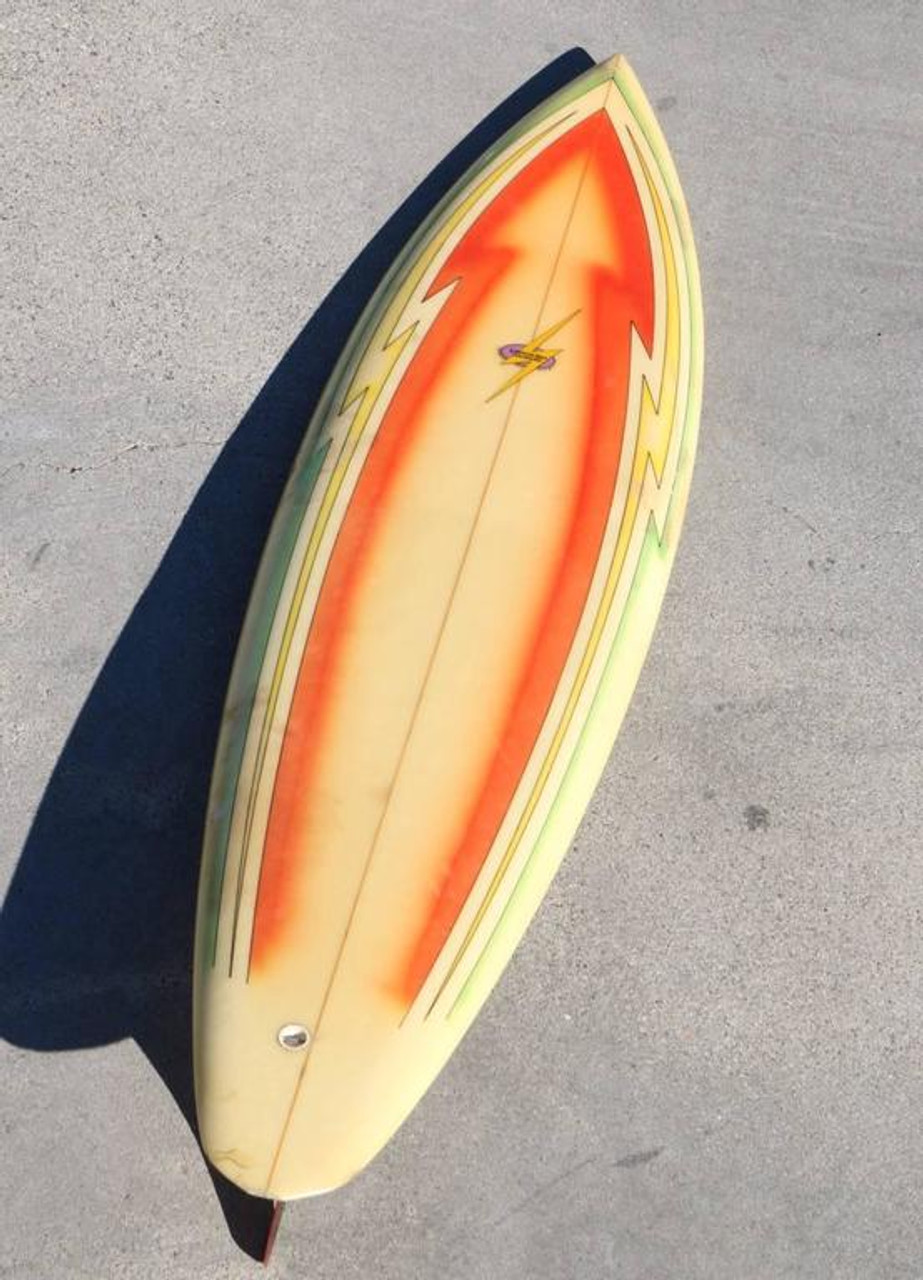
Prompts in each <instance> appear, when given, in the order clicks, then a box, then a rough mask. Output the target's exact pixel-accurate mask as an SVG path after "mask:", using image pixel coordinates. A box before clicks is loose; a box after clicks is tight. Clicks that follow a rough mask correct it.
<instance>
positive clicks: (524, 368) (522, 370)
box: [485, 307, 580, 404]
mask: <svg viewBox="0 0 923 1280" xmlns="http://www.w3.org/2000/svg"><path fill="white" fill-rule="evenodd" d="M579 314H580V308H579V307H578V308H577V310H576V311H572V312H571V313H570V315H569V316H565V317H564V319H563V320H558V321H557V322H556V323H555V324H552V325H549V326H548V328H547V329H544V330H543V331H542V332H541V333H539V334H537V335H536V336H535V337H534V338H533V339H532V341H531V342H527V343H526V344H525V346H522V347H520V348H519V350H518V351H513V352H511V353H510V354H509V355H506V356H504V357H503V360H504V363H505V364H515V365H519V366H520V367H519V369H518V370H517V371H516V373H514V374H513V376H512V377H511V378H507V380H506V382H504V383H503V385H502V386H500V387H498V388H497V390H496V391H495V392H494V393H493V395H489V396H488V397H487V400H486V401H485V403H486V404H490V402H491V400H496V398H497V396H502V395H503V393H504V391H509V389H510V388H511V387H515V386H516V385H517V383H520V382H522V380H523V379H524V378H528V376H529V374H530V373H534V372H535V370H536V369H541V368H542V366H543V365H546V364H547V362H548V361H549V360H554V359H555V358H556V357H557V356H559V355H560V354H561V352H562V351H563V350H564V348H563V347H551V348H546V347H543V346H542V343H544V342H547V341H548V340H549V338H553V337H554V335H555V334H556V333H559V332H560V330H561V329H563V328H564V326H565V325H566V324H569V323H570V322H571V320H573V318H574V317H575V316H578V315H579Z"/></svg>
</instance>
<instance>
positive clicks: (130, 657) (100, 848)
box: [0, 49, 593, 1258]
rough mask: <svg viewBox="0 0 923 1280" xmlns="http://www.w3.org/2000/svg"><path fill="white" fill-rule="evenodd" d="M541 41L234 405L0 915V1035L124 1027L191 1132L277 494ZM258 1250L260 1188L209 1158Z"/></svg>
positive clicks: (99, 1041)
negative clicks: (197, 1002) (324, 401)
mask: <svg viewBox="0 0 923 1280" xmlns="http://www.w3.org/2000/svg"><path fill="white" fill-rule="evenodd" d="M592 64H593V59H592V58H590V56H589V55H588V54H587V53H586V52H585V51H583V50H582V49H572V50H570V51H568V52H567V53H565V54H563V55H561V56H560V57H558V58H555V59H554V60H553V61H552V62H551V63H549V64H548V65H547V66H546V67H544V68H543V69H542V70H541V71H540V72H538V73H537V74H536V75H535V76H533V77H532V78H531V79H530V80H528V81H527V82H526V83H525V84H523V85H522V86H521V87H520V88H519V89H517V90H516V92H515V93H513V94H512V95H511V96H510V97H508V98H507V99H506V100H505V101H504V102H503V103H501V104H500V106H498V107H496V108H495V109H494V110H493V111H492V112H491V113H490V114H489V115H488V116H486V117H485V118H484V119H483V120H482V121H481V123H480V124H479V125H478V126H477V127H476V128H475V129H473V130H472V131H471V133H469V134H468V135H467V137H466V138H465V139H464V140H463V141H462V142H460V143H459V144H458V146H456V147H455V148H454V150H453V151H451V152H450V153H449V155H448V156H446V157H445V159H443V160H442V161H441V162H440V163H439V164H438V165H437V166H436V168H435V169H433V170H432V172H431V173H430V174H429V175H428V176H427V177H426V178H425V179H424V180H423V182H421V183H420V185H419V186H418V187H417V188H416V189H415V190H414V191H413V193H412V194H411V195H410V196H408V198H407V199H406V200H405V201H404V203H403V204H402V205H401V206H400V208H399V209H398V210H397V211H396V212H395V213H394V214H393V215H392V216H391V217H390V218H389V219H388V221H387V222H386V223H385V224H384V226H383V227H382V228H381V230H380V231H379V232H378V233H377V234H376V235H375V237H374V238H373V239H372V240H371V241H370V242H369V244H368V245H367V246H366V248H365V249H364V250H363V251H362V252H361V253H360V254H359V256H358V257H357V258H356V259H355V261H354V262H353V263H352V265H351V266H350V267H349V268H348V270H347V271H346V272H345V274H344V275H343V276H342V278H341V279H340V281H339V282H338V283H337V285H336V286H335V287H334V288H333V289H332V290H331V291H330V293H329V294H328V295H327V297H326V298H325V299H324V301H323V302H322V303H321V305H320V306H319V307H318V309H317V311H316V312H315V313H314V315H313V316H312V317H311V319H310V320H309V321H308V323H307V324H306V325H305V327H304V329H303V330H302V331H301V333H300V334H299V335H298V337H297V338H296V339H295V341H294V342H293V343H292V346H291V347H290V348H289V350H288V352H287V353H286V355H285V356H284V357H283V359H282V361H281V362H280V364H279V365H278V367H277V368H276V369H275V370H274V372H273V373H272V374H271V375H270V377H269V379H268V380H267V382H266V384H265V386H264V387H263V389H262V390H261V391H260V393H259V395H258V396H257V398H256V400H255V401H254V403H253V405H252V406H251V408H250V409H249V410H248V412H247V413H246V414H245V416H244V417H243V419H242V420H241V422H240V424H239V425H238V427H237V428H236V430H235V431H234V433H233V435H232V436H231V438H230V439H229V440H228V442H227V444H226V445H225V446H224V448H223V449H222V451H221V453H220V455H219V457H218V459H217V460H216V462H215V464H214V466H213V467H212V469H211V471H210V472H209V474H208V476H207V477H206V479H205V481H204V482H203V484H202V486H201V488H200V489H199V491H198V493H197V494H196V497H195V498H194V500H193V502H192V504H191V506H190V507H189V510H188V511H187V512H186V515H185V516H184V518H183V520H182V522H181V523H180V526H179V528H178V529H177V531H176V534H175V535H174V537H173V539H172V541H171V543H170V545H169V547H168V548H167V551H166V553H165V554H164V557H163V559H162V561H161V562H160V565H159V566H158V568H157V570H156V572H155V573H154V575H153V577H152V579H151V581H150V583H149V585H148V586H147V587H146V588H145V590H144V592H143V593H142V595H141V597H140V599H139V600H138V603H137V604H136V605H135V607H134V609H133V610H132V612H131V614H130V616H129V618H128V620H127V622H126V623H125V626H124V628H123V629H122V632H121V634H120V635H119V637H118V639H117V640H116V642H115V644H114V645H113V648H112V650H111V652H110V653H109V655H108V657H107V659H106V661H105V663H104V665H103V667H102V670H101V671H100V674H99V676H98V677H97V679H96V681H95V683H94V685H93V688H92V689H91V691H90V693H89V695H88V697H87V700H86V702H85V703H84V705H83V708H82V709H81V711H80V713H79V715H78V717H77V720H76V722H75V724H74V726H73V728H72V730H71V732H70V734H69V736H68V738H67V741H66V742H65V745H64V748H63V750H62V752H61V755H60V757H59V758H58V761H57V764H56V765H55V768H54V771H53V772H52V775H51V778H50V780H49V782H48V785H47V787H46V790H45V793H44V795H43V797H42V800H41V802H40V804H39V807H38V810H37V812H36V815H35V819H34V821H33V824H32V827H31V830H30V832H29V835H28V837H27V840H26V843H25V846H24V847H23V850H22V853H21V855H20V858H19V862H18V865H17V868H16V871H15V874H14V876H13V880H12V882H11V885H10V889H9V892H8V894H7V897H6V900H5V902H4V905H3V910H2V913H0V1034H3V1035H4V1036H5V1037H6V1038H7V1039H9V1040H10V1041H11V1042H13V1043H14V1044H17V1045H19V1046H22V1047H24V1048H28V1049H32V1050H38V1051H43V1052H54V1051H58V1050H65V1049H77V1048H87V1047H90V1046H95V1045H103V1044H108V1043H111V1042H112V1041H115V1040H120V1039H123V1038H124V1037H126V1036H131V1037H133V1038H134V1039H135V1040H136V1042H137V1043H138V1045H139V1046H140V1048H141V1049H142V1050H143V1052H144V1053H145V1055H146V1056H147V1058H148V1059H149V1060H150V1062H151V1065H152V1066H153V1067H154V1069H155V1070H156V1071H157V1072H158V1074H159V1075H160V1077H161V1078H162V1080H163V1082H164V1083H165V1084H166V1086H167V1088H168V1089H169V1090H170V1092H171V1094H172V1095H173V1097H174V1099H175V1100H176V1102H177V1105H178V1106H179V1108H180V1110H181V1111H182V1113H183V1115H184V1116H185V1118H186V1120H187V1121H188V1123H189V1124H190V1126H191V1127H192V1129H193V1131H195V1104H194V1098H193V1086H192V1046H191V1021H190V1012H191V1010H190V1003H191V965H192V938H193V925H194V915H195V894H196V882H197V877H198V866H199V850H200V843H201V835H202V826H203V821H204V814H205V805H206V798H207V792H208V784H209V776H210V771H211V764H212V757H213V752H214V746H215V739H216V736H217V731H218V725H219V722H220V718H221V710H222V703H223V699H224V694H225V690H226V687H227V682H228V676H229V674H230V667H231V661H232V659H233V655H234V647H235V644H236V639H237V635H238V632H239V629H240V625H241V623H242V620H243V613H244V609H245V606H246V602H247V596H248V593H249V590H250V586H251V583H252V581H253V577H254V574H255V572H256V567H257V562H258V559H259V556H260V552H261V550H262V547H263V544H264V542H265V539H266V535H267V532H268V529H269V524H270V521H271V519H272V515H273V512H274V510H275V507H276V505H277V503H278V500H279V497H280V494H281V491H282V487H283V485H284V483H285V479H286V477H287V474H288V471H289V469H290V466H291V463H292V461H293V459H294V456H295V453H296V451H297V448H298V445H299V443H300V441H301V438H302V436H303V433H304V429H305V426H306V424H307V422H308V419H309V417H310V415H311V412H312V410H313V407H314V405H315V403H316V401H317V398H318V396H319V394H320V392H321V390H322V388H323V386H324V383H325V382H326V380H327V378H328V376H329V374H330V372H331V370H332V367H333V363H334V361H335V359H336V357H337V355H338V353H339V351H340V350H341V348H342V346H343V344H344V342H345V341H346V339H347V337H348V335H349V333H350V331H351V330H352V328H353V326H354V324H355V322H356V320H357V319H358V317H359V314H360V312H361V311H362V308H363V307H364V306H365V304H366V302H367V301H368V299H369V297H370V296H371V294H372V292H373V291H374V289H375V287H376V285H377V284H378V282H379V280H380V279H381V277H382V275H383V274H384V272H385V270H386V269H387V267H388V266H389V265H390V263H391V261H392V260H393V258H394V256H395V254H396V253H397V251H398V250H399V249H400V247H401V246H402V245H403V243H404V242H405V241H406V240H407V238H408V237H409V235H410V234H411V233H412V231H413V230H414V229H415V227H416V226H417V225H418V224H419V223H420V222H421V221H422V219H423V218H424V217H425V216H426V215H427V214H428V213H429V212H430V211H431V209H432V208H433V207H434V205H435V204H436V203H437V202H438V200H439V199H440V198H441V197H442V196H443V195H444V194H445V192H446V191H447V190H448V189H449V187H450V186H451V185H452V184H453V183H454V182H455V181H456V179H457V178H459V177H460V176H461V174H462V173H463V172H464V171H465V169H466V168H467V167H468V166H469V165H470V164H471V163H473V161H475V160H476V159H477V158H478V157H479V156H480V154H481V153H482V152H483V151H484V150H485V148H487V147H488V146H490V145H491V144H492V143H493V142H495V141H496V140H497V139H498V138H499V137H500V136H501V135H502V134H503V133H504V132H505V131H506V129H508V128H509V127H510V126H511V125H512V124H514V123H515V122H516V121H517V120H519V119H520V118H521V117H522V116H523V115H524V114H525V113H526V112H527V111H529V110H531V108H532V107H534V106H536V105H538V103H540V102H541V101H542V100H543V99H544V98H546V97H547V96H548V95H549V94H551V93H553V92H555V90H557V89H559V88H561V87H562V86H563V85H565V84H566V83H568V82H569V81H570V80H572V79H573V78H574V77H576V76H577V75H580V74H581V73H582V72H584V71H585V70H586V69H587V68H588V67H589V66H592ZM210 1172H211V1175H212V1178H213V1181H214V1184H215V1189H216V1192H217V1195H218V1198H219V1200H220V1202H221V1206H222V1209H223V1211H224V1214H225V1217H226V1219H227V1222H228V1226H229V1229H230V1231H231V1234H232V1235H233V1237H234V1239H235V1240H236V1241H237V1243H238V1245H239V1246H240V1247H241V1248H242V1249H243V1250H244V1251H245V1252H247V1253H248V1254H250V1256H252V1257H255V1258H256V1257H260V1256H261V1253H262V1248H263V1245H264V1242H265V1238H266V1231H267V1229H268V1225H269V1215H270V1211H271V1206H270V1204H269V1202H268V1201H263V1200H258V1199H255V1198H252V1197H249V1196H247V1195H245V1194H244V1193H243V1192H241V1191H238V1190H237V1188H236V1187H234V1186H233V1185H232V1184H231V1183H229V1182H227V1181H226V1180H225V1179H224V1178H222V1177H221V1176H220V1175H219V1174H217V1173H216V1172H215V1171H214V1170H210Z"/></svg>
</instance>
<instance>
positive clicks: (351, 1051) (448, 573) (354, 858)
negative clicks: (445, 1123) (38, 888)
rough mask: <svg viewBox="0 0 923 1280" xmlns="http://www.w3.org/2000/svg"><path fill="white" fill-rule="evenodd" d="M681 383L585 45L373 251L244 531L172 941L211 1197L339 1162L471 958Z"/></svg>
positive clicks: (654, 596) (671, 513)
mask: <svg viewBox="0 0 923 1280" xmlns="http://www.w3.org/2000/svg"><path fill="white" fill-rule="evenodd" d="M701 379H702V316H701V302H700V291H699V279H698V269H697V265H696V257H695V250H694V247H693V241H692V234H691V230H690V226H689V219H688V214H687V211H686V206H685V203H684V200H683V197H682V193H681V190H680V187H679V182H678V179H677V177H676V173H675V170H674V167H673V164H672V161H671V159H670V156H669V153H668V151H667V147H666V144H665V142H664V139H663V137H662V135H661V133H660V130H659V128H658V126H657V124H656V122H655V120H654V116H653V114H652V112H651V109H650V107H649V105H648V103H647V101H646V99H645V98H644V95H643V93H642V91H641V89H640V87H639V85H638V83H637V80H636V79H635V77H634V75H633V73H632V72H631V70H630V68H629V67H628V65H627V64H626V62H625V61H624V59H621V58H614V59H612V60H610V61H609V62H606V63H602V64H600V65H599V66H598V67H596V68H594V69H592V70H591V71H589V72H587V73H586V74H585V75H584V76H582V77H580V78H579V79H577V80H576V81H574V82H573V83H572V84H570V85H568V86H567V87H566V88H565V89H564V90H562V91H561V92H559V93H558V94H556V95H555V96H554V97H552V98H551V99H549V100H548V101H547V102H546V103H544V104H543V105H542V106H540V107H539V108H538V109H537V110H535V111H533V112H532V113H531V114H530V115H529V116H527V117H526V118H525V119H524V120H523V121H521V122H520V124H518V125H517V126H516V127H515V128H514V129H512V130H511V131H510V132H509V133H508V134H507V135H506V136H505V137H504V138H503V139H502V140H501V141H500V142H499V143H498V144H497V145H496V146H494V147H493V148H491V149H490V151H488V152H487V153H486V154H485V155H484V156H483V157H482V159H481V160H480V161H479V162H478V163H477V164H476V165H475V166H474V167H473V169H472V170H470V171H469V172H468V174H466V175H465V177H464V178H463V179H462V180H461V181H460V182H459V183H458V184H457V185H456V187H454V188H453V189H452V191H450V192H449V194H448V195H447V196H446V198H445V199H444V200H443V201H442V202H441V204H440V205H439V206H438V207H437V209H436V210H435V211H434V213H433V214H432V216H431V217H430V218H429V219H428V220H427V221H426V222H425V223H424V224H423V226H422V227H421V228H420V229H419V231H418V232H417V233H416V235H415V236H414V237H413V238H412V240H411V241H410V243H409V244H408V245H407V246H406V248H405V249H404V251H403V252H402V254H401V255H400V257H399V258H398V260H397V261H396V262H395V263H394V265H393V267H392V269H391V270H390V272H389V274H388V275H387V277H386V278H385V280H384V281H383V283H382V285H381V286H380V288H379V289H378V291H377V293H376V294H375V296H374V298H373V299H372V301H371V303H370V305H369V307H368V309H367V311H366V313H365V315H364V316H363V318H362V320H361V321H360V323H359V325H358V326H357V328H356V330H355V332H354V334H353V335H352V337H351V339H350V341H349V343H348V344H347V347H346V349H345V350H344V352H343V355H342V358H341V360H340V362H339V364H338V366H337V368H336V370H335V372H334V374H333V377H332V378H331V381H330V383H329V385H328V387H327V388H326V390H325V392H324V395H323V396H322V399H321V401H320V404H319V405H318V408H317V411H316V413H315V415H314V418H313V420H312V422H311V424H310V427H309V429H308V432H307V435H306V439H305V443H304V446H303V448H302V450H301V453H300V455H299V458H298V460H297V463H296V466H295V468H294V471H293V474H292V476H291V479H290V481H289V484H288V486H287V489H286V492H285V495H284V498H283V501H282V503H281V506H280V510H279V512H278V515H277V518H276V521H275V524H274V527H273V530H272V533H271V536H270V539H269V542H268V545H267V548H266V552H265V555H264V558H263V561H262V565H261V568H260V571H259V575H258V578H257V581H256V584H255V587H254V590H253V596H252V600H251V604H250V608H249V611H248V615H247V619H246V623H245V626H244V630H243V633H242V637H241V641H240V645H239V650H238V655H237V659H236V663H235V668H234V673H233V676H232V680H231V685H230V689H229V693H228V699H227V706H226V711H225V716H224V721H223V725H222V730H221V735H220V740H219V745H218V750H217V759H216V765H215V772H214V779H213V785H212V791H211V796H210V800H209V809H208V817H207V825H206V834H205V846H204V852H203V861H202V878H201V884H200V892H199V910H198V921H197V936H196V960H195V1019H194V1024H195V1076H196V1096H197V1107H198V1115H199V1123H200V1131H201V1138H202V1142H203V1146H204V1149H205V1151H206V1153H207V1155H208V1156H209V1158H210V1159H211V1160H212V1162H213V1163H214V1164H215V1165H216V1166H217V1168H218V1169H220V1171H221V1172H222V1173H223V1174H225V1175H226V1176H227V1177H228V1178H230V1179H231V1180H232V1181H233V1182H235V1183H237V1184H238V1185H239V1186H241V1187H243V1188H244V1189H245V1190H247V1191H250V1192H253V1193H255V1194H258V1195H262V1196H266V1197H271V1198H273V1199H276V1200H279V1201H282V1200H288V1199H293V1198H297V1197H301V1196H307V1195H312V1194H316V1193H319V1192H323V1191H327V1190H330V1189H332V1188H334V1187H337V1186H339V1185H341V1184H342V1183H344V1182H346V1181H347V1180H348V1179H349V1178H351V1177H352V1176H353V1175H354V1174H355V1173H356V1172H358V1171H359V1170H360V1169H361V1168H363V1167H364V1166H365V1165H366V1164H367V1163H368V1161H369V1160H370V1159H371V1158H372V1157H373V1156H374V1155H375V1153H376V1152H377V1151H378V1150H379V1149H380V1148H381V1147H382V1146H383V1145H384V1143H385V1142H386V1141H387V1140H388V1138H389V1137H390V1136H391V1134H392V1133H393V1132H394V1131H395V1129H396V1128H397V1127H398V1126H399V1125H400V1123H401V1122H402V1120H403V1119H404V1118H405V1117H406V1115H407V1114H408V1112H409V1111H410V1110H411V1109H412V1108H413V1106H414V1105H415V1103H416V1102H417V1101H418V1100H419V1098H420V1096H421V1095H422V1094H423V1093H424V1092H425V1090H426V1089H427V1088H428V1086H429V1085H430V1083H431V1082H432V1080H433V1078H434V1077H435V1076H436V1074H437V1073H438V1071H439V1070H440V1068H441V1067H442V1066H443V1064H444V1063H445V1061H446V1059H447V1058H448V1056H449V1055H450V1054H451V1052H452V1050H453V1049H454V1048H455V1046H456V1045H457V1043H458V1042H459V1040H460V1039H461V1037H462V1036H463V1034H464V1032H465V1030H466V1029H467V1027H468V1026H469V1025H470V1023H471V1021H472V1019H473V1018H474V1016H475V1014H476V1013H477V1011H478V1009H479V1008H480V1007H481V1005H482V1003H483V1002H484V1000H485V998H486V997H487V995H488V993H489V992H490V990H491V988H492V987H493V985H494V983H495V982H496V980H497V978H498V977H499V975H500V973H501V971H502V969H503V967H504V965H505V964H506V962H507V960H508V959H509V956H510V955H511V953H512V951H513V949H514V948H515V946H516V943H517V942H518V940H519V938H520V936H521V935H522V933H523V931H524V929H525V928H526V926H527V924H528V922H529V920H530V919H531V917H532V915H533V913H534V912H535V910H536V908H537V906H538V904H539V902H540V901H541V899H542V897H543V895H544V893H545V890H546V889H547V887H548V885H549V883H550V881H551V878H552V876H553V875H554V872H555V870H556V868H557V867H558V865H559V863H560V861H561V859H562V857H563V856H564V854H565V852H566V851H567V849H568V847H569V845H570V844H571V842H572V840H573V838H574V834H575V831H576V828H577V825H578V823H579V821H580V818H581V816H582V814H583V812H584V809H585V807H586V804H587V802H588V801H589V798H590V796H591V794H592V791H593V789H594V787H595V785H596V783H597V781H598V778H599V776H600V774H601V772H602V769H603V767H604V765H605V762H606V758H607V756H608V753H609V751H610V749H611V746H612V743H613V741H614V738H615V735H616V733H617V731H618V727H619V724H620V722H621V719H622V716H623V714H624V712H625V709H626V706H627V704H628V701H629V698H630V696H631V693H632V690H633V688H634V685H635V681H636V679H637V676H638V672H639V670H640V667H641V663H642V661H643V658H644V655H645V653H646V650H647V647H648V644H649V641H650V637H651V634H652V631H653V628H654V625H655V621H656V618H657V614H658V611H659V608H660V604H661V600H662V597H663V593H664V590H665V587H666V583H667V577H668V574H669V571H670V566H671V563H672V560H673V556H674V553H675V550H676V545H677V539H678V537H679V532H680V525H681V523H682V517H683V510H684V507H685V503H686V496H687V492H688V487H689V481H690V476H691V471H692V463H693V455H694V449H695V438H696V432H697V427H698V416H699V404H700V395H701Z"/></svg>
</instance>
